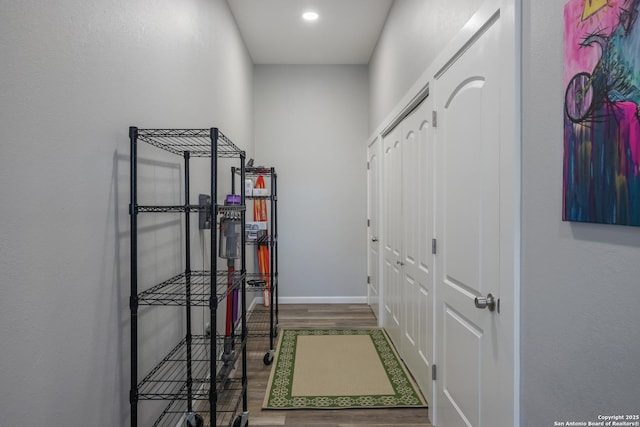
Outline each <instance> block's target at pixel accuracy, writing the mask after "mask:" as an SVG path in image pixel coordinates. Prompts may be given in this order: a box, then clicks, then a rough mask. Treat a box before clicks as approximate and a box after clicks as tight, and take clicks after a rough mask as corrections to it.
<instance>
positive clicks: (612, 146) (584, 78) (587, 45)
mask: <svg viewBox="0 0 640 427" xmlns="http://www.w3.org/2000/svg"><path fill="white" fill-rule="evenodd" d="M639 7H640V0H570V1H569V2H568V3H567V4H566V5H565V8H564V25H565V37H564V52H565V56H564V91H565V93H564V176H563V206H562V208H563V214H562V218H563V220H565V221H583V222H597V223H605V224H624V225H636V226H639V225H640V119H639V112H638V105H640V23H638V22H637V21H638V8H639Z"/></svg>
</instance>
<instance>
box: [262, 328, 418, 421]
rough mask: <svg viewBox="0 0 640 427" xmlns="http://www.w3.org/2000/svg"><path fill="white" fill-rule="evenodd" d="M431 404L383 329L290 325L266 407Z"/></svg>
mask: <svg viewBox="0 0 640 427" xmlns="http://www.w3.org/2000/svg"><path fill="white" fill-rule="evenodd" d="M426 406H427V404H426V402H425V400H424V398H423V397H422V395H421V393H420V391H419V390H418V388H417V386H416V385H415V383H414V381H413V380H412V378H411V377H410V376H409V374H408V373H407V371H406V368H405V367H404V365H403V363H402V362H401V361H400V358H399V357H398V355H397V354H396V352H395V349H394V348H393V345H392V344H391V342H390V341H389V338H388V337H387V335H386V333H385V332H384V330H383V329H378V328H372V329H285V330H282V331H281V333H280V337H279V342H278V346H277V351H276V356H275V360H274V362H273V366H272V369H271V375H270V377H269V383H268V385H267V393H266V395H265V399H264V403H263V406H262V407H263V408H264V409H346V408H393V407H398V408H407V407H426Z"/></svg>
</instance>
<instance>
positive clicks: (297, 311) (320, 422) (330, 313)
mask: <svg viewBox="0 0 640 427" xmlns="http://www.w3.org/2000/svg"><path fill="white" fill-rule="evenodd" d="M257 310H264V309H263V308H262V307H260V308H258V309H257ZM254 314H255V315H254V316H253V318H252V319H250V320H258V322H256V323H255V324H252V323H249V328H250V330H253V331H256V330H259V329H257V325H258V324H259V323H260V322H263V323H262V324H265V325H266V322H267V321H268V317H265V318H262V319H258V317H259V315H260V311H256V312H255V313H254ZM279 321H280V323H279V324H280V330H282V329H283V328H295V327H309V328H315V327H317V328H322V327H345V328H349V327H368V326H373V327H375V326H376V325H377V321H376V319H375V317H374V315H373V313H372V312H371V310H370V308H369V307H368V306H367V305H351V304H314V305H299V304H291V305H283V304H281V305H280V306H279ZM267 329H268V327H267ZM275 342H277V339H276V341H275ZM267 350H269V337H268V335H265V336H264V337H263V336H258V337H256V336H251V337H250V339H249V342H248V344H247V352H248V353H247V359H248V361H247V377H248V381H249V391H248V395H249V426H250V427H265V426H279V425H281V426H295V427H311V426H313V427H365V426H377V427H382V426H387V427H432V426H431V423H430V422H429V418H428V416H429V414H428V409H426V408H425V409H404V408H393V409H339V410H300V409H296V410H287V411H278V410H271V409H270V410H263V409H262V401H263V399H264V396H265V392H266V387H267V381H268V380H269V373H270V371H271V366H266V365H265V364H264V363H263V357H264V355H265V353H266V351H267Z"/></svg>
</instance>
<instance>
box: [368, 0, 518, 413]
mask: <svg viewBox="0 0 640 427" xmlns="http://www.w3.org/2000/svg"><path fill="white" fill-rule="evenodd" d="M496 13H499V14H500V19H501V25H500V32H501V34H500V44H501V49H502V52H507V53H508V55H505V59H504V61H503V63H501V64H500V66H501V67H502V70H503V75H502V84H503V87H505V88H507V90H504V91H501V94H500V96H501V105H502V110H501V112H500V114H501V123H502V125H501V128H500V137H501V139H502V140H503V141H513V144H505V145H504V147H502V148H501V156H503V159H502V160H503V163H504V164H503V165H502V174H503V175H502V176H503V177H504V179H501V181H500V194H501V197H502V200H503V201H504V203H501V206H500V218H501V220H500V239H501V241H500V245H501V247H503V248H510V249H511V250H503V251H501V252H500V263H501V265H502V266H505V268H501V270H500V280H501V282H502V283H505V284H508V283H512V284H513V286H511V287H507V286H505V287H504V288H505V289H504V290H502V291H501V295H500V298H501V314H500V316H501V317H503V318H504V319H505V320H506V321H508V322H509V324H510V326H509V328H508V331H506V334H507V335H508V337H509V338H510V339H511V340H512V344H513V346H512V349H513V366H509V367H506V368H505V370H504V372H503V374H504V375H501V376H500V378H499V379H498V380H499V381H501V383H502V384H501V387H502V388H503V389H511V390H512V391H513V393H512V394H511V395H512V399H510V400H509V401H508V402H505V404H506V405H507V406H508V407H510V408H511V409H512V411H511V413H512V414H513V423H512V424H511V425H513V426H519V425H520V239H521V198H522V197H521V175H522V170H521V158H522V156H521V145H522V137H521V128H522V125H521V120H522V113H521V111H522V93H521V87H522V83H521V75H522V69H521V62H522V61H521V49H520V46H522V43H521V40H522V36H521V33H522V20H521V16H522V0H486V1H485V2H484V3H483V5H482V6H481V7H480V8H479V9H478V11H477V12H476V13H475V14H474V15H473V16H472V17H471V19H470V20H469V21H468V22H467V24H466V25H465V26H464V27H463V28H462V29H461V30H460V31H459V32H458V34H457V35H456V36H455V37H454V38H453V39H452V40H451V41H450V42H449V43H448V44H447V45H446V46H445V48H444V49H443V50H442V51H441V53H440V54H439V55H438V56H437V57H436V59H435V60H434V61H433V62H432V63H431V64H430V65H429V66H428V67H427V69H426V70H425V71H424V72H423V74H422V75H421V76H420V77H419V78H418V79H417V80H416V82H415V83H414V84H413V85H412V86H411V88H410V89H409V90H408V91H407V92H406V94H405V96H404V97H403V98H402V99H401V100H400V102H398V103H397V104H396V106H395V107H394V108H393V109H392V110H391V112H390V114H389V115H388V116H387V117H386V119H385V120H384V121H383V122H382V124H381V125H380V126H379V127H378V128H377V129H376V130H375V131H374V132H373V134H372V135H373V137H372V138H371V139H370V140H369V141H368V142H371V141H372V140H373V139H374V138H378V137H380V138H381V137H382V136H383V135H385V134H387V133H389V131H390V130H392V129H393V128H394V127H395V126H396V125H397V124H398V123H399V122H400V121H401V120H402V119H403V118H404V116H406V115H407V114H408V112H410V111H411V110H412V107H411V106H412V104H413V105H414V106H415V102H416V99H417V98H419V97H420V94H421V92H422V91H424V90H425V88H426V90H429V87H430V86H431V87H432V90H433V91H434V94H435V95H436V96H437V92H436V88H435V82H434V76H435V75H436V74H437V73H438V72H441V71H442V70H443V69H446V67H447V66H448V65H450V63H451V62H450V60H451V58H454V57H456V55H458V54H459V53H460V52H462V51H464V50H465V49H466V48H467V47H468V46H469V45H470V44H472V43H473V41H474V40H475V38H476V37H477V36H478V35H479V34H482V32H483V29H484V26H485V25H487V23H488V22H490V21H491V20H492V18H493V17H494V16H495V15H496ZM436 126H437V123H436ZM436 143H437V142H436ZM381 161H383V159H382V157H381ZM383 170H384V168H383V167H380V172H381V175H382V174H383V173H384V172H383ZM509 177H510V179H509ZM381 179H382V177H381ZM383 190H384V189H383V188H382V187H381V193H380V198H379V203H380V204H382V200H383V198H384V197H385V195H384V193H383ZM380 219H381V220H380V227H382V224H383V223H384V221H383V220H382V217H380ZM380 234H381V236H383V235H384V231H383V230H381V231H380ZM381 243H382V244H384V242H382V241H381ZM380 252H381V253H380V256H382V251H380ZM379 278H380V283H379V289H380V307H383V299H384V298H385V293H384V289H385V287H384V286H385V285H384V276H383V275H380V276H379ZM435 292H436V293H437V289H436V290H435ZM382 312H383V310H382V309H381V310H380V314H382ZM436 321H437V319H436ZM378 324H379V325H380V326H382V325H383V322H382V318H381V317H379V318H378ZM436 327H437V325H436ZM434 341H435V336H434ZM435 345H436V343H435V342H434V353H435V354H437V352H438V349H437V348H436V347H435ZM434 362H435V363H436V364H437V363H439V361H438V360H434ZM429 404H430V407H433V408H435V406H436V405H434V402H429ZM430 416H431V417H432V419H431V421H432V423H433V424H434V426H435V425H437V424H436V423H437V412H432V411H430Z"/></svg>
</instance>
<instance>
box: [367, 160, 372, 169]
mask: <svg viewBox="0 0 640 427" xmlns="http://www.w3.org/2000/svg"><path fill="white" fill-rule="evenodd" d="M369 169H371V165H370V164H369V162H367V170H369Z"/></svg>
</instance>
